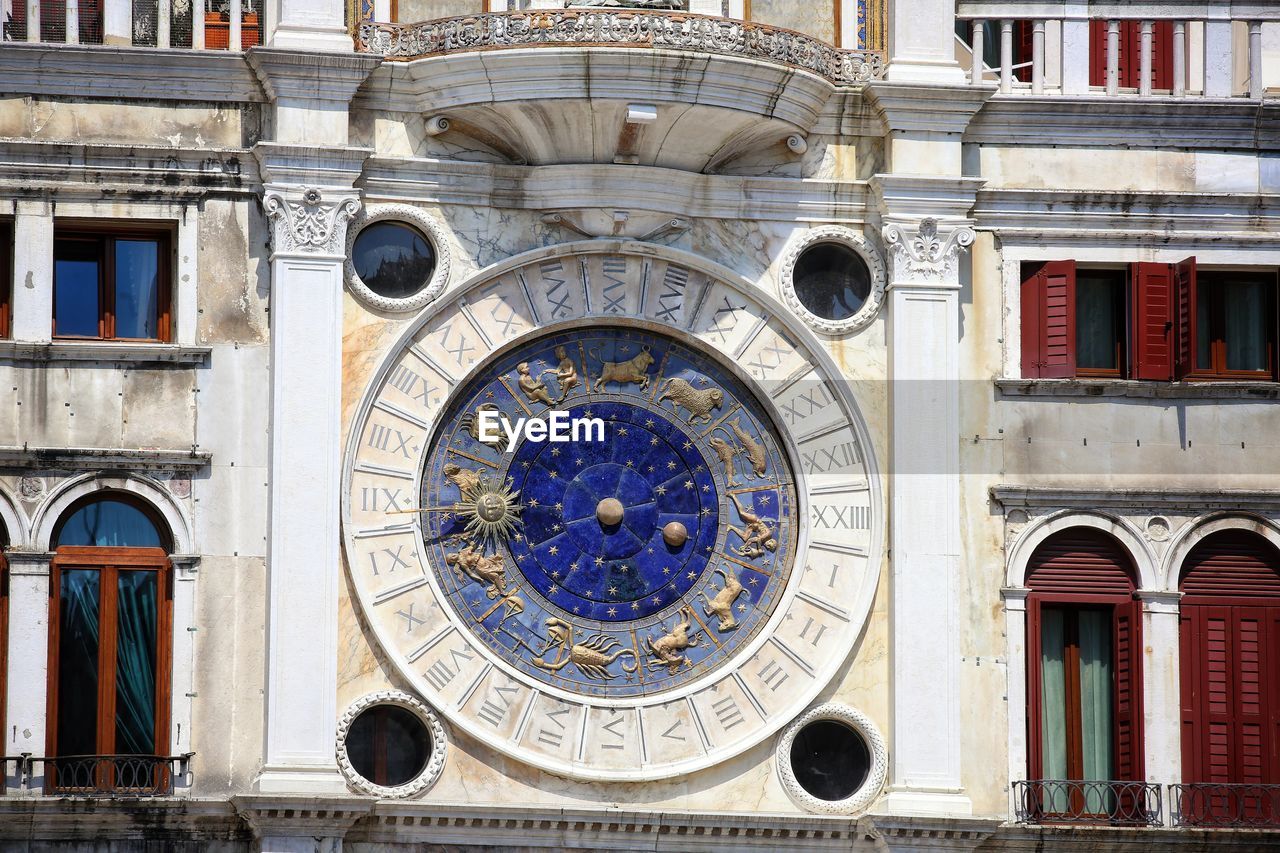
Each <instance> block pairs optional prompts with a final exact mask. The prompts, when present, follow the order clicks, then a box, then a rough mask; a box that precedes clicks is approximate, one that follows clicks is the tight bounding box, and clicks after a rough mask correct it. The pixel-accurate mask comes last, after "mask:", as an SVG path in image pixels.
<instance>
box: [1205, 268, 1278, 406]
mask: <svg viewBox="0 0 1280 853" xmlns="http://www.w3.org/2000/svg"><path fill="white" fill-rule="evenodd" d="M1223 276H1235V277H1238V278H1240V279H1250V280H1253V281H1256V282H1259V283H1264V284H1270V285H1271V288H1270V290H1269V292H1268V294H1267V300H1268V303H1269V304H1268V305H1267V308H1266V314H1267V317H1268V318H1269V319H1270V322H1269V323H1268V325H1267V358H1266V364H1267V368H1266V369H1265V370H1228V369H1227V342H1226V340H1225V336H1224V335H1223V334H1220V333H1221V331H1222V322H1223V320H1222V317H1223V312H1224V310H1225V299H1224V294H1223V292H1222V289H1221V288H1219V287H1213V286H1212V282H1213V280H1214V279H1215V278H1219V277H1223ZM1206 280H1208V282H1210V291H1209V292H1210V294H1211V295H1210V302H1209V326H1210V328H1209V329H1200V328H1198V325H1199V321H1200V306H1199V303H1198V302H1196V301H1195V298H1196V297H1197V296H1198V295H1199V292H1200V288H1201V287H1203V286H1204V282H1205V281H1206ZM1195 287H1196V289H1195V292H1194V293H1193V295H1192V299H1193V305H1192V307H1191V313H1192V318H1193V319H1192V324H1193V326H1196V329H1195V336H1194V337H1193V338H1192V339H1191V342H1192V349H1193V351H1192V353H1191V365H1192V366H1191V369H1190V371H1189V373H1188V374H1187V377H1186V378H1187V379H1190V380H1193V381H1209V382H1212V381H1234V382H1239V381H1241V380H1244V381H1249V380H1255V381H1262V382H1274V381H1275V380H1276V379H1277V377H1278V376H1280V374H1277V366H1276V353H1277V346H1276V343H1277V325H1280V319H1278V312H1277V303H1278V302H1280V299H1278V298H1277V291H1278V290H1280V277H1278V276H1277V274H1276V273H1275V272H1274V271H1272V272H1260V271H1255V270H1200V271H1198V272H1197V275H1196V285H1195ZM1201 335H1209V336H1210V338H1209V342H1210V343H1209V364H1210V366H1209V367H1208V368H1202V367H1200V355H1199V351H1198V349H1196V348H1195V343H1196V340H1197V339H1198V338H1199V337H1200V336H1201Z"/></svg>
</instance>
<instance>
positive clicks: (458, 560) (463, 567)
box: [444, 545, 507, 599]
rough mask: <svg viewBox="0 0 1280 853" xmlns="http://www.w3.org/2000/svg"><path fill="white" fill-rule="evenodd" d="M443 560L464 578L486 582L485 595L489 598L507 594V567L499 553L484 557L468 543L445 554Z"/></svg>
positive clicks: (480, 582) (481, 582)
mask: <svg viewBox="0 0 1280 853" xmlns="http://www.w3.org/2000/svg"><path fill="white" fill-rule="evenodd" d="M444 561H445V564H446V565H450V566H453V568H454V570H455V571H457V573H458V575H459V576H460V577H461V578H463V579H464V580H465V579H467V578H470V579H471V580H473V581H475V582H476V583H479V584H488V585H489V588H488V589H487V590H485V595H487V596H488V597H489V598H491V599H493V598H497V597H498V596H504V597H505V596H506V595H507V569H506V567H505V566H504V565H503V564H502V555H501V554H493V555H492V556H488V557H486V556H485V555H484V554H482V553H480V552H479V551H477V550H476V549H475V546H473V545H468V546H466V547H465V548H463V549H462V550H461V551H457V552H454V553H452V554H445V555H444Z"/></svg>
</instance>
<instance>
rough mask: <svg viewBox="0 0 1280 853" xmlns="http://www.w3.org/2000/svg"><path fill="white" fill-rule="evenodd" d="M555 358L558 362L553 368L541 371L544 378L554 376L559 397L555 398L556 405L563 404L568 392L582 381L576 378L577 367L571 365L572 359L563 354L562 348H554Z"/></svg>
mask: <svg viewBox="0 0 1280 853" xmlns="http://www.w3.org/2000/svg"><path fill="white" fill-rule="evenodd" d="M556 358H558V359H560V362H559V363H558V364H557V365H556V366H555V367H554V368H551V367H548V368H547V369H546V370H544V371H542V373H543V375H544V376H545V375H546V374H548V373H553V374H555V377H556V384H557V385H559V386H560V396H559V397H557V398H556V403H557V404H559V403H563V402H564V398H565V397H568V396H569V392H570V391H572V390H573V389H574V388H577V387H578V386H579V385H581V384H582V380H581V379H579V378H578V367H577V365H575V364H574V363H573V359H571V358H569V354H568V353H567V352H565V349H564V347H556Z"/></svg>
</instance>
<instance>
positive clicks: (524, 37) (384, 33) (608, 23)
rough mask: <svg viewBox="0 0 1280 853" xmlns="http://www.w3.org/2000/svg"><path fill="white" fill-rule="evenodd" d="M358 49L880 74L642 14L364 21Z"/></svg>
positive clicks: (683, 15) (721, 23) (786, 41)
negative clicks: (592, 52)
mask: <svg viewBox="0 0 1280 853" xmlns="http://www.w3.org/2000/svg"><path fill="white" fill-rule="evenodd" d="M355 39H356V50H358V51H360V52H362V53H372V54H376V55H378V56H383V57H385V58H387V59H395V60H409V59H420V58H423V57H428V56H441V55H444V54H450V53H460V52H464V51H477V50H494V49H501V48H520V47H539V46H546V47H628V48H655V49H664V50H689V51H696V52H699V53H713V54H722V55H728V56H740V57H743V58H746V59H761V60H765V61H769V62H778V63H782V64H785V65H790V66H795V67H797V68H803V69H805V70H806V71H811V72H813V73H814V74H818V75H820V76H822V77H825V78H826V79H828V80H830V81H831V82H833V83H836V84H838V85H852V84H861V83H866V82H868V81H870V80H874V79H876V78H878V77H880V76H881V75H882V74H883V73H884V57H883V56H881V55H880V54H879V53H878V52H876V51H872V50H844V49H841V48H838V47H833V46H832V45H830V44H827V43H826V42H823V41H819V40H818V39H815V38H812V37H810V36H807V35H805V34H803V33H798V32H795V31H794V30H786V29H782V28H780V27H770V26H767V25H765V24H756V23H752V22H749V21H739V20H734V19H731V18H719V17H715V16H711V15H695V14H691V13H689V12H664V11H654V10H647V9H646V10H641V9H540V10H529V11H524V12H491V13H485V14H480V15H467V16H464V17H457V18H441V19H439V20H435V21H423V22H421V23H416V24H388V23H379V22H375V21H362V22H361V23H360V26H359V28H358V29H357V30H356V36H355Z"/></svg>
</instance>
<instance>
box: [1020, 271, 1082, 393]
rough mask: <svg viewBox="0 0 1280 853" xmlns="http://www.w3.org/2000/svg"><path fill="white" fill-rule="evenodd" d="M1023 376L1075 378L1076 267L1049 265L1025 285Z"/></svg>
mask: <svg viewBox="0 0 1280 853" xmlns="http://www.w3.org/2000/svg"><path fill="white" fill-rule="evenodd" d="M1022 375H1023V377H1024V378H1028V379H1034V378H1041V379H1068V378H1071V377H1073V376H1075V375H1076V263H1075V261H1048V262H1047V263H1044V264H1041V265H1040V266H1039V267H1036V268H1033V270H1032V271H1031V272H1030V274H1029V275H1027V277H1026V278H1025V279H1024V280H1023V282H1022Z"/></svg>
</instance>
